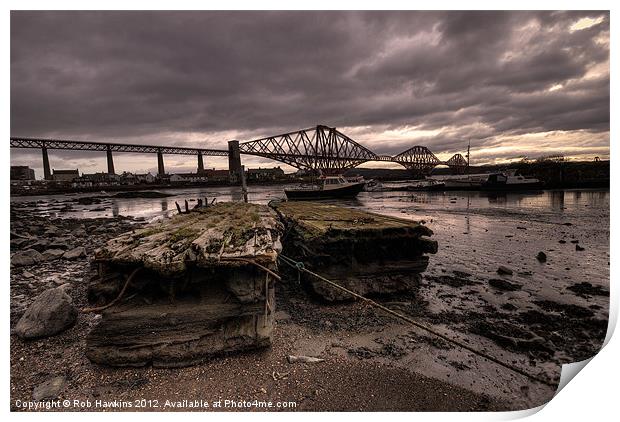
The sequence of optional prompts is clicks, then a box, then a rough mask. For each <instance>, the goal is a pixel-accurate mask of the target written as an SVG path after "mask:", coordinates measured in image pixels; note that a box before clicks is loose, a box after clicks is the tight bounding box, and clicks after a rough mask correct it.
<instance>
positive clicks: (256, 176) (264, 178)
mask: <svg viewBox="0 0 620 422" xmlns="http://www.w3.org/2000/svg"><path fill="white" fill-rule="evenodd" d="M283 177H284V170H282V169H281V168H280V166H278V167H274V168H265V169H262V168H260V167H259V168H257V169H248V171H247V180H248V182H269V181H274V180H278V179H281V178H283Z"/></svg>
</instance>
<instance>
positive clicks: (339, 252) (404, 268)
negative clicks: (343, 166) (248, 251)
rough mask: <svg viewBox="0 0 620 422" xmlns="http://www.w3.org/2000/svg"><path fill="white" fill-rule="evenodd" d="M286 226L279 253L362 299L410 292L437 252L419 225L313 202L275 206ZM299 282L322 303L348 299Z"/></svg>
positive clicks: (312, 282) (316, 283)
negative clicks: (429, 255)
mask: <svg viewBox="0 0 620 422" xmlns="http://www.w3.org/2000/svg"><path fill="white" fill-rule="evenodd" d="M274 208H275V209H276V210H277V211H278V213H279V214H280V217H281V219H282V221H283V222H284V223H285V225H286V227H287V228H286V230H287V231H286V232H287V236H286V241H285V242H284V251H283V253H284V254H285V255H286V256H290V257H292V258H293V259H295V260H296V261H300V262H304V265H305V266H306V267H307V268H309V269H311V270H313V271H315V272H317V273H319V274H321V275H322V276H324V277H326V278H328V279H330V280H332V281H335V282H336V283H338V284H339V285H341V286H343V287H345V288H347V289H349V290H351V291H353V292H355V293H357V294H361V295H378V294H389V293H398V292H403V291H408V290H412V289H414V288H415V287H417V284H418V283H419V281H420V273H422V272H424V271H425V270H426V267H427V266H428V255H426V254H428V253H430V254H434V253H436V252H437V242H436V241H434V240H431V239H430V238H429V237H430V236H432V234H433V231H432V230H431V229H429V228H428V227H426V226H425V225H423V224H420V223H419V222H415V221H411V220H406V219H402V218H396V217H389V216H385V215H380V214H374V213H369V212H365V211H361V210H354V209H350V208H344V207H339V206H335V205H329V204H325V203H317V202H281V203H277V204H274ZM301 282H302V283H303V284H304V285H305V286H306V287H308V288H309V289H310V291H311V292H313V293H314V294H316V295H317V296H319V297H321V298H322V299H324V300H327V301H340V300H350V299H351V297H350V295H348V294H347V293H346V292H343V291H342V290H338V289H335V288H333V287H331V286H329V285H328V284H326V283H324V282H322V281H320V280H318V279H317V278H314V277H311V276H308V275H306V274H302V275H301Z"/></svg>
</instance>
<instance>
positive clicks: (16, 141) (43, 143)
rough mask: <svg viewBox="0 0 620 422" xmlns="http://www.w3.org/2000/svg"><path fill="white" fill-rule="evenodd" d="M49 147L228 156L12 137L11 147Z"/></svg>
mask: <svg viewBox="0 0 620 422" xmlns="http://www.w3.org/2000/svg"><path fill="white" fill-rule="evenodd" d="M43 147H45V148H47V149H64V150H77V151H115V152H135V153H158V152H161V153H162V154H180V155H198V154H202V155H210V156H222V157H224V156H228V151H227V150H219V149H203V148H186V147H166V146H155V145H136V144H117V143H104V142H86V141H68V140H59V139H35V138H17V137H12V138H11V148H43Z"/></svg>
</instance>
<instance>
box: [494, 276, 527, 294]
mask: <svg viewBox="0 0 620 422" xmlns="http://www.w3.org/2000/svg"><path fill="white" fill-rule="evenodd" d="M489 285H490V286H492V287H495V288H496V289H499V290H505V291H509V292H513V291H515V290H521V287H523V286H521V285H520V284H517V283H511V282H509V281H506V280H500V279H498V278H492V279H490V280H489Z"/></svg>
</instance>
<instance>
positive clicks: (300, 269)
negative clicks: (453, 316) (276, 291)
mask: <svg viewBox="0 0 620 422" xmlns="http://www.w3.org/2000/svg"><path fill="white" fill-rule="evenodd" d="M278 257H279V258H281V259H282V262H284V263H285V264H287V265H289V266H290V267H292V268H293V269H296V270H297V271H298V272H305V273H307V274H310V275H311V276H313V277H316V278H318V279H319V280H321V281H323V282H325V283H327V284H329V285H330V286H333V287H335V288H336V289H338V290H341V291H343V292H346V293H348V294H350V295H351V296H353V297H355V298H357V299H360V300H362V301H364V302H366V303H368V304H369V305H371V306H374V307H376V308H379V309H381V310H382V311H384V312H386V313H388V314H389V315H391V316H393V317H396V318H399V319H401V320H403V321H406V322H408V323H409V324H411V325H413V326H415V327H418V328H420V329H422V330H424V331H426V332H429V333H431V334H433V335H435V336H437V337H439V338H441V339H443V340H445V341H447V342H450V343H452V344H455V345H457V346H459V347H461V348H463V349H465V350H468V351H470V352H472V353H474V354H476V355H478V356H481V357H483V358H485V359H487V360H489V361H491V362H493V363H496V364H497V365H500V366H502V367H504V368H506V369H509V370H511V371H513V372H516V373H518V374H520V375H523V376H524V377H526V378H528V379H531V380H533V381H536V382H539V383H541V384H545V385H548V386H550V387H554V388H556V387H557V384H556V383H553V382H551V381H549V380H546V379H544V378H540V377H539V376H537V375H533V374H530V373H528V372H526V371H524V370H522V369H520V368H518V367H516V366H513V365H510V364H508V363H505V362H502V361H501V360H499V359H497V358H495V357H493V356H491V355H488V354H487V353H485V352H482V351H479V350H476V349H474V348H472V347H471V346H468V345H467V344H465V343H463V342H461V341H459V340H455V339H453V338H450V337H448V336H447V335H445V334H442V333H439V332H437V331H435V330H433V329H432V328H430V327H428V326H427V325H425V324H423V323H421V322H418V321H415V320H413V319H411V318H409V317H408V316H406V315H403V314H400V313H398V312H395V311H393V310H391V309H390V308H387V307H385V306H383V305H381V304H379V303H377V302H375V301H374V300H371V299H368V298H366V297H364V296H362V295H360V294H357V293H355V292H353V291H351V290H349V289H347V288H346V287H343V286H341V285H339V284H337V283H334V282H333V281H331V280H328V279H326V278H325V277H323V276H321V275H320V274H317V273H315V272H313V271H310V270H309V269H307V268H306V267H305V265H304V263H303V262H299V261H295V260H294V259H292V258H289V257H287V256H285V255H282V254H279V255H278Z"/></svg>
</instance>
